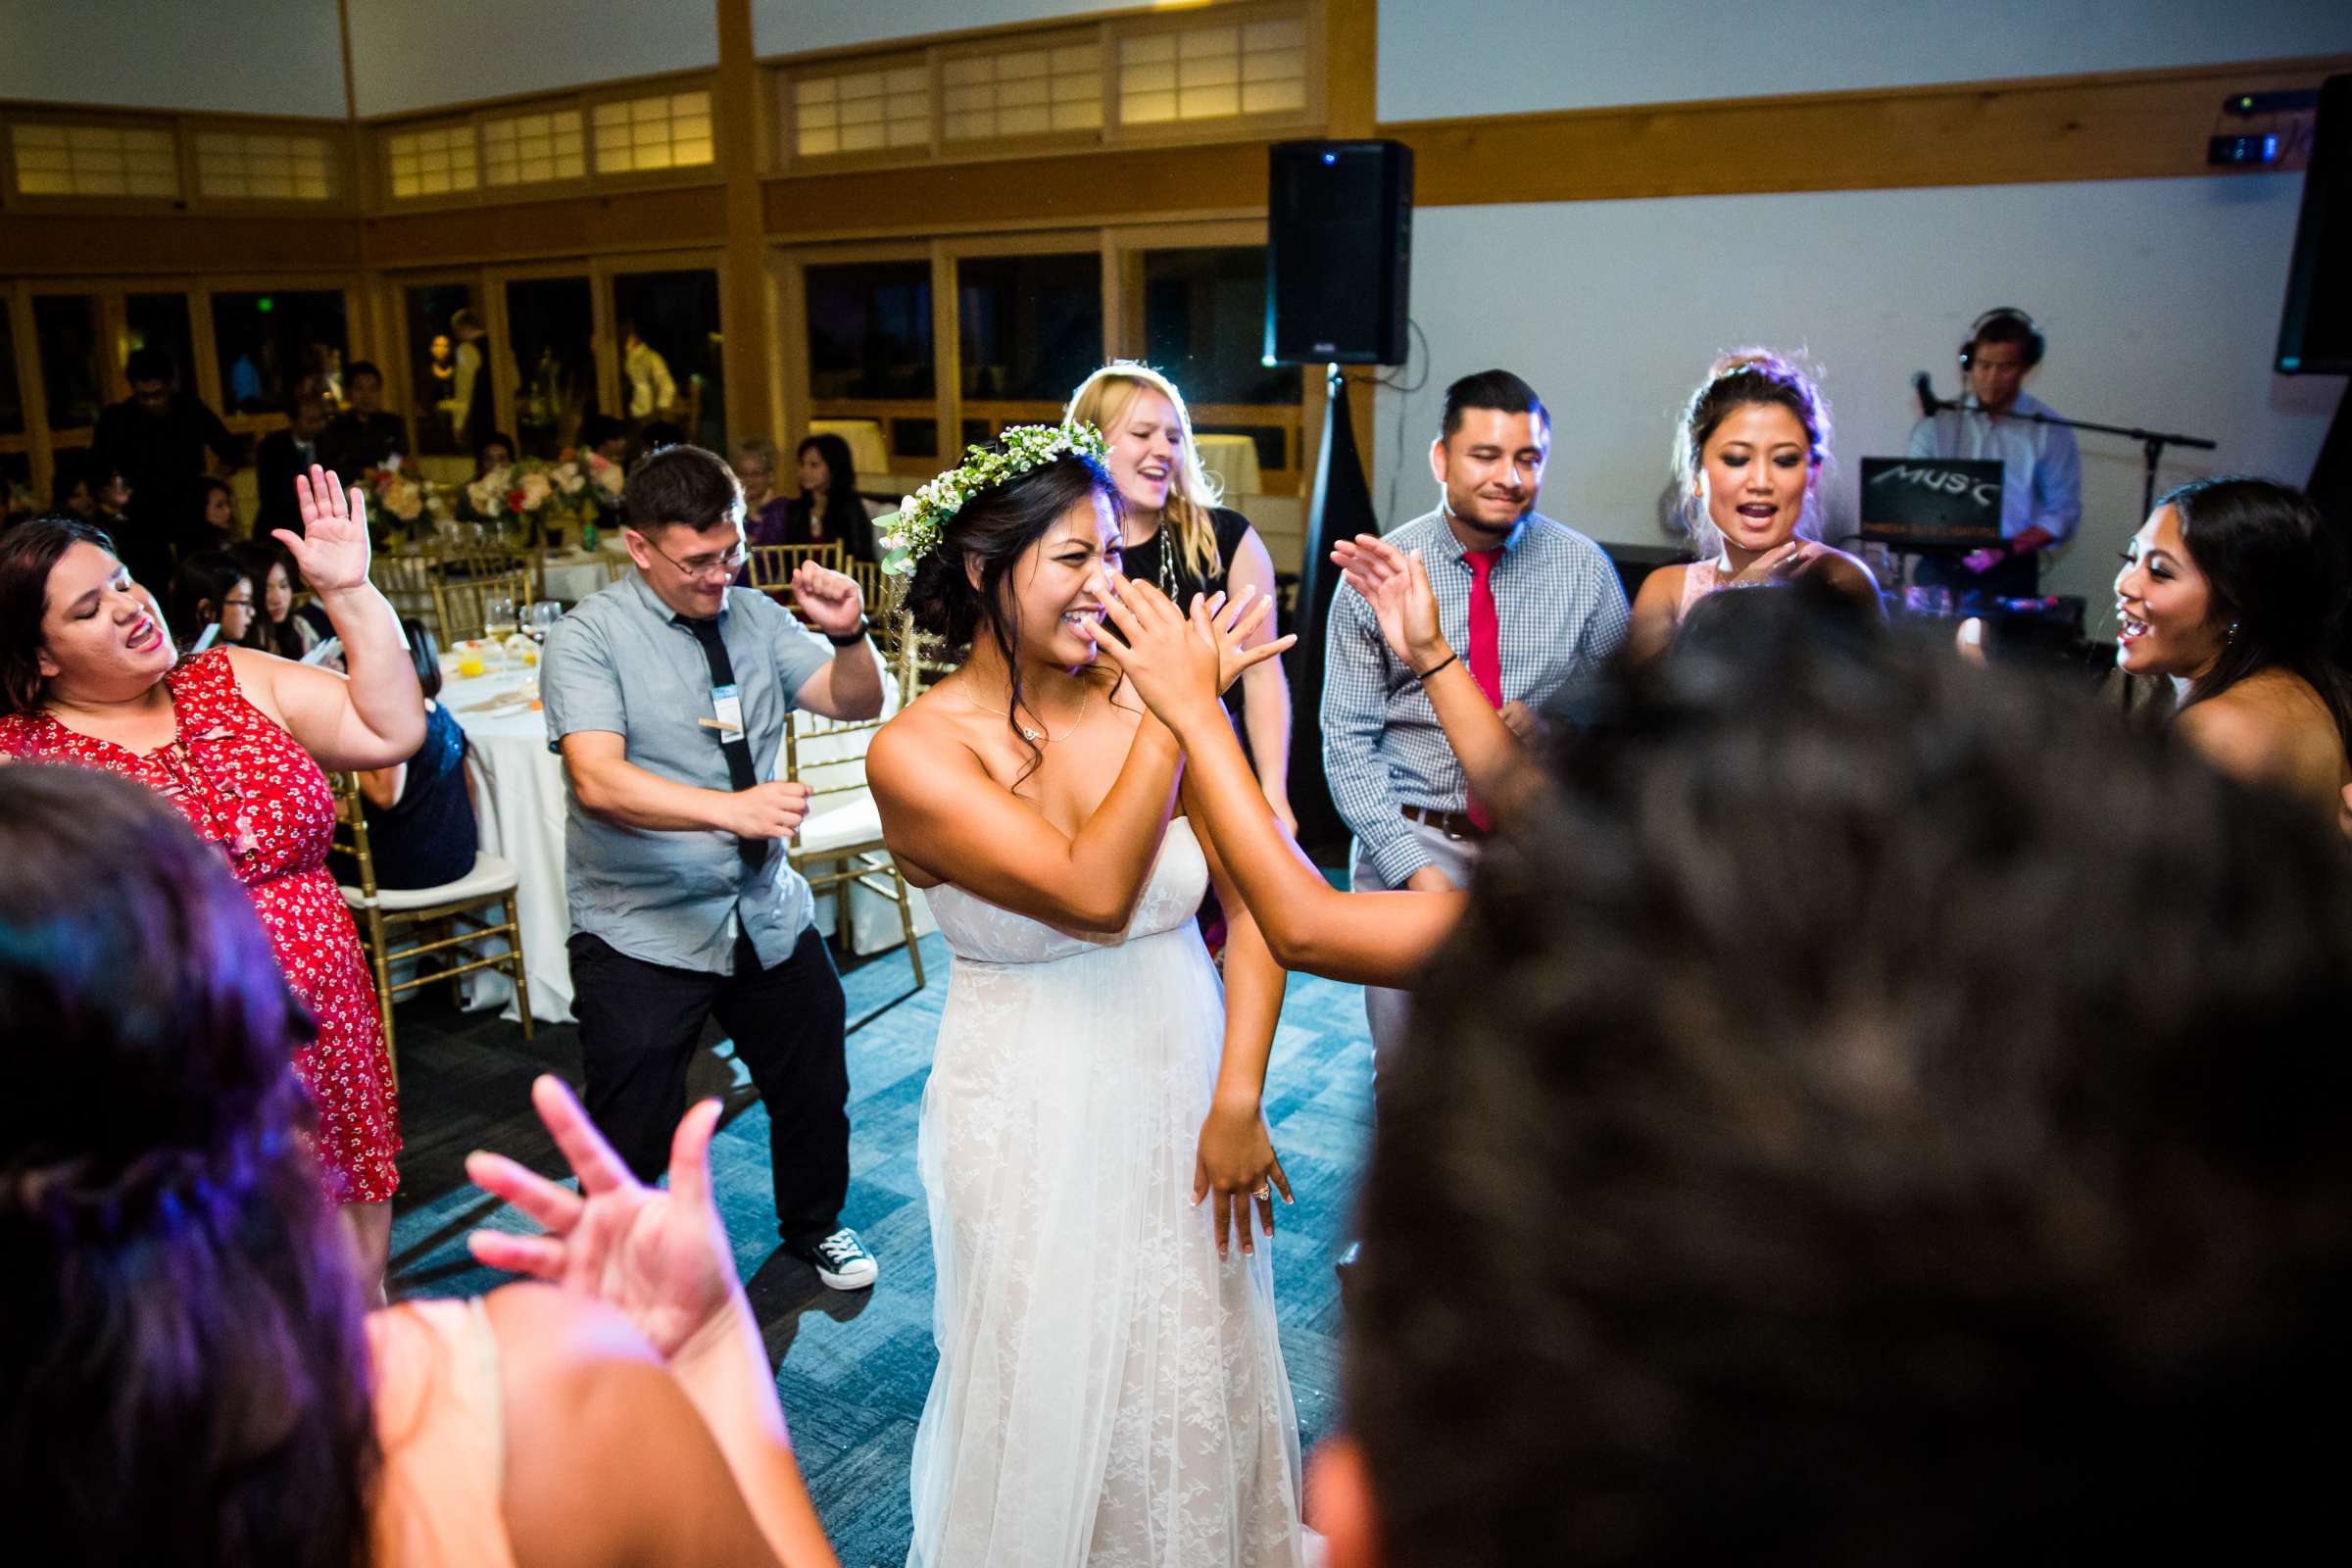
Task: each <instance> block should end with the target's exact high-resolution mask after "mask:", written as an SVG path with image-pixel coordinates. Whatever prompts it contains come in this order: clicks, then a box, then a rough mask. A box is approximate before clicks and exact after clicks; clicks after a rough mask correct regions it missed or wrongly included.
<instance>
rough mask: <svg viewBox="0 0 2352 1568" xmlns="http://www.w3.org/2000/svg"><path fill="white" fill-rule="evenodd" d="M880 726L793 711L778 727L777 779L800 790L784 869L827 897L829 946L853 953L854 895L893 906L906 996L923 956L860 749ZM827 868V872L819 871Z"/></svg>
mask: <svg viewBox="0 0 2352 1568" xmlns="http://www.w3.org/2000/svg"><path fill="white" fill-rule="evenodd" d="M885 722H886V720H885V719H882V718H864V719H840V718H827V717H825V716H824V715H823V714H821V713H811V712H809V711H805V710H797V709H796V710H795V711H792V712H790V713H787V714H786V715H785V719H784V776H785V777H786V778H787V779H789V780H791V781H793V782H795V783H801V784H806V785H808V786H809V814H808V816H806V817H805V818H803V819H802V821H801V831H800V833H799V834H798V835H797V836H796V837H795V838H794V839H793V841H792V850H791V855H792V867H793V869H794V870H796V871H798V872H800V873H801V875H802V876H804V877H806V878H807V879H808V882H809V892H810V894H811V895H813V896H814V897H816V898H819V899H821V898H823V897H825V896H826V895H827V894H831V895H832V896H833V897H834V898H835V899H836V900H838V901H839V902H838V904H837V905H836V907H835V911H834V913H835V919H834V923H833V931H834V941H835V942H836V943H837V944H838V945H839V946H840V948H841V951H842V952H843V953H845V954H846V953H850V952H853V951H855V946H856V922H855V920H854V919H853V911H852V909H851V907H850V901H851V892H852V890H853V889H854V888H860V887H861V888H864V889H865V890H866V891H867V892H869V893H878V894H880V895H881V896H882V897H883V898H886V899H889V900H891V901H892V902H893V903H895V904H897V905H898V907H899V930H900V932H901V933H902V934H903V935H904V936H905V938H906V940H907V958H908V959H909V960H910V961H911V962H912V963H913V965H914V988H915V989H916V990H917V991H920V990H921V989H922V988H923V985H924V980H923V950H922V946H921V944H920V943H919V942H917V941H916V939H915V934H914V904H913V901H912V900H911V899H910V898H909V897H908V896H907V878H906V877H905V876H904V875H902V874H901V873H900V871H899V867H898V864H897V862H896V861H894V860H893V859H892V858H890V850H889V849H888V847H887V846H885V845H884V844H883V842H882V815H881V812H880V810H879V809H877V808H876V807H875V805H874V798H873V796H872V794H870V793H869V792H868V791H867V789H866V787H865V747H866V743H867V742H868V741H870V740H872V738H873V732H874V731H875V730H878V729H880V728H881V727H882V725H883V724H884V723H885ZM825 867H830V869H823V868H825Z"/></svg>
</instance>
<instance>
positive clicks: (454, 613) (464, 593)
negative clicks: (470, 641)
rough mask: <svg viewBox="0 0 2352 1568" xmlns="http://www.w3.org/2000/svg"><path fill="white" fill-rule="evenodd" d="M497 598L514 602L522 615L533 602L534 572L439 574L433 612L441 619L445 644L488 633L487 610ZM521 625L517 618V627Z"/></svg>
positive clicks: (434, 582) (516, 611)
mask: <svg viewBox="0 0 2352 1568" xmlns="http://www.w3.org/2000/svg"><path fill="white" fill-rule="evenodd" d="M493 599H509V600H512V601H514V604H515V613H516V615H517V616H519V615H520V614H521V613H522V608H523V606H525V605H527V604H529V603H530V602H531V574H530V573H529V572H527V571H515V572H507V573H503V574H501V575H497V576H490V577H435V578H434V579H433V612H434V613H435V614H436V615H438V616H439V617H440V620H441V641H442V643H443V644H444V645H447V644H451V643H455V642H457V641H458V640H459V639H461V638H465V637H481V636H485V635H487V634H488V630H489V615H488V613H487V612H488V610H489V608H490V601H491V600H493ZM519 626H520V621H519V620H517V622H516V628H519Z"/></svg>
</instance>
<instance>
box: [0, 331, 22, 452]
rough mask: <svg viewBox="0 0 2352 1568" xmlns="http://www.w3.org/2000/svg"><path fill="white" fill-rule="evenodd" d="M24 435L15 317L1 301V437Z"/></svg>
mask: <svg viewBox="0 0 2352 1568" xmlns="http://www.w3.org/2000/svg"><path fill="white" fill-rule="evenodd" d="M24 433H25V394H24V392H23V391H22V390H21V389H19V387H18V386H17V334H16V316H15V313H14V312H13V311H12V310H11V309H10V308H9V303H8V301H7V300H5V299H0V436H5V435H23V434H24Z"/></svg>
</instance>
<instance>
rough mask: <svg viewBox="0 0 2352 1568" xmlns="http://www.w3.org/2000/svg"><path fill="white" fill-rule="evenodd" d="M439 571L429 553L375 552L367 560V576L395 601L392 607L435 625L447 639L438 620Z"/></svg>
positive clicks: (387, 596) (439, 608) (447, 637)
mask: <svg viewBox="0 0 2352 1568" xmlns="http://www.w3.org/2000/svg"><path fill="white" fill-rule="evenodd" d="M436 575H437V574H436V572H435V571H434V561H433V558H432V557H430V556H376V557H374V558H372V559H370V560H369V561H368V580H369V581H370V582H372V583H374V584H375V587H376V591H377V592H378V593H381V594H382V595H383V596H384V597H385V598H386V599H388V600H390V601H391V602H392V608H393V609H394V610H397V611H399V612H400V613H402V614H403V615H414V616H416V617H417V619H418V620H421V621H423V622H425V623H426V624H427V625H431V626H433V628H434V630H435V632H436V633H438V634H439V636H440V638H441V641H442V642H444V643H446V642H448V641H449V633H448V631H447V630H446V629H444V628H442V627H441V626H440V625H439V624H438V622H439V621H440V619H441V607H440V606H439V605H437V604H435V603H433V582H434V579H435V577H436Z"/></svg>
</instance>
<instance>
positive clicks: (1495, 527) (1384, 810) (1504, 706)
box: [1322, 370, 1626, 1071]
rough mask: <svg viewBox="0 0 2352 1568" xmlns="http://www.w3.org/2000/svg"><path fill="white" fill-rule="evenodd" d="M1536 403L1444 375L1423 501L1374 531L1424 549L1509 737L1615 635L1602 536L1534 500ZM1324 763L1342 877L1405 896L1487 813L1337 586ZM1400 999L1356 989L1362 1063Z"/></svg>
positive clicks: (1467, 867)
mask: <svg viewBox="0 0 2352 1568" xmlns="http://www.w3.org/2000/svg"><path fill="white" fill-rule="evenodd" d="M1550 454H1551V417H1550V415H1549V414H1548V413H1547V412H1546V411H1545V409H1544V402H1543V400H1542V399H1541V398H1539V397H1537V396H1536V393H1535V389H1534V388H1533V387H1530V386H1529V385H1528V384H1527V383H1526V382H1525V381H1523V380H1521V379H1520V378H1519V377H1518V376H1516V375H1513V374H1511V372H1509V371H1508V370H1484V371H1481V372H1479V373H1478V374H1476V375H1466V376H1464V377H1462V378H1461V379H1460V380H1458V381H1456V382H1454V383H1453V385H1451V386H1449V387H1447V388H1446V406H1445V414H1444V416H1443V418H1442V422H1441V425H1440V428H1439V432H1438V437H1437V439H1436V440H1435V441H1433V442H1431V443H1430V452H1429V464H1430V472H1431V474H1432V475H1433V476H1434V477H1435V478H1436V480H1437V482H1438V485H1439V498H1438V507H1437V510H1435V511H1433V512H1431V513H1429V514H1427V515H1423V516H1421V517H1417V518H1415V519H1414V520H1413V521H1411V522H1408V523H1406V524H1405V525H1404V526H1403V527H1401V528H1397V529H1396V530H1394V531H1392V532H1391V533H1390V534H1389V536H1388V537H1389V542H1390V543H1391V544H1393V545H1395V546H1396V547H1397V549H1399V550H1402V551H1405V552H1407V553H1408V554H1409V553H1412V552H1415V551H1418V552H1420V553H1421V555H1422V557H1423V559H1424V560H1425V562H1426V563H1427V566H1428V571H1429V577H1430V583H1431V586H1432V588H1433V590H1434V591H1435V593H1436V596H1437V606H1438V617H1439V621H1440V623H1441V625H1442V627H1443V630H1444V633H1445V639H1446V643H1447V644H1448V645H1449V646H1451V647H1453V648H1457V649H1462V650H1465V652H1464V654H1463V662H1465V663H1467V664H1468V665H1469V666H1470V676H1471V679H1472V680H1473V681H1475V682H1476V683H1477V685H1478V688H1479V690H1480V691H1481V692H1483V693H1484V694H1485V695H1486V699H1487V702H1488V704H1489V705H1490V706H1491V707H1494V708H1495V709H1498V710H1499V711H1501V713H1502V716H1503V720H1504V722H1506V723H1507V724H1509V725H1510V727H1511V728H1512V730H1513V731H1514V732H1516V733H1518V734H1521V735H1522V736H1525V735H1529V734H1532V733H1534V731H1535V729H1536V726H1537V715H1538V714H1539V713H1540V712H1541V711H1543V710H1544V707H1545V706H1546V705H1548V704H1549V703H1550V702H1551V700H1552V698H1553V696H1554V694H1556V693H1557V692H1559V691H1560V689H1561V688H1562V687H1564V686H1566V685H1568V684H1569V682H1571V681H1573V680H1575V679H1577V678H1579V677H1580V676H1586V675H1591V674H1593V673H1596V672H1597V671H1598V670H1599V669H1600V667H1601V666H1602V665H1603V664H1605V663H1606V662H1608V661H1609V660H1610V659H1611V658H1612V657H1613V656H1614V655H1615V654H1616V652H1617V650H1618V648H1619V646H1620V645H1621V644H1623V643H1624V641H1625V627H1626V606H1625V590H1624V588H1623V587H1622V586H1621V585H1620V584H1619V582H1618V578H1617V569H1616V567H1614V566H1613V565H1611V564H1609V558H1608V557H1607V556H1605V555H1603V554H1602V553H1601V550H1600V547H1599V546H1598V545H1596V544H1594V543H1593V541H1592V540H1591V539H1588V538H1587V537H1585V536H1584V535H1583V534H1581V533H1578V532H1577V531H1576V530H1574V529H1573V528H1570V527H1568V526H1566V525H1565V524H1562V523H1559V522H1555V521H1553V520H1552V519H1551V518H1549V517H1546V516H1544V515H1542V514H1540V513H1538V512H1537V511H1536V497H1537V494H1538V492H1539V491H1540V490H1541V489H1542V487H1543V483H1544V464H1545V463H1546V462H1547V461H1548V459H1549V457H1550ZM1324 668H1325V676H1324V685H1323V711H1322V721H1323V762H1324V770H1325V772H1326V774H1327V775H1328V777H1329V779H1330V781H1331V794H1332V800H1333V802H1334V803H1335V804H1336V805H1337V806H1338V807H1339V809H1340V814H1341V815H1342V816H1343V817H1345V818H1346V819H1347V822H1348V827H1349V828H1350V829H1352V830H1353V831H1354V834H1355V856H1354V861H1353V871H1354V885H1355V886H1356V887H1357V888H1359V889H1363V888H1370V889H1381V888H1409V889H1411V890H1412V891H1414V892H1416V893H1430V892H1444V891H1446V890H1448V889H1454V888H1460V887H1462V886H1465V885H1466V884H1467V883H1468V882H1469V880H1470V872H1471V869H1472V868H1473V867H1474V866H1475V865H1476V864H1477V862H1478V857H1479V854H1480V852H1481V848H1482V845H1483V843H1484V840H1485V838H1486V836H1487V832H1488V829H1489V826H1490V825H1491V823H1492V821H1493V818H1492V816H1491V815H1490V814H1489V812H1488V809H1487V806H1486V804H1485V803H1482V802H1480V801H1479V800H1478V799H1477V798H1475V797H1474V796H1472V795H1471V793H1470V791H1469V787H1468V781H1467V779H1466V778H1465V777H1464V775H1463V772H1462V766H1461V763H1460V761H1459V760H1457V759H1456V758H1455V756H1454V754H1453V749H1452V748H1451V747H1450V746H1448V745H1447V744H1446V732H1445V729H1444V726H1443V725H1442V724H1441V723H1440V722H1439V719H1438V716H1437V713H1436V711H1434V710H1433V709H1432V707H1431V706H1430V704H1431V699H1430V695H1429V694H1428V693H1427V692H1425V691H1424V690H1423V689H1422V687H1421V677H1422V675H1424V674H1431V673H1435V671H1433V670H1419V671H1417V670H1416V669H1415V668H1414V667H1413V666H1411V665H1408V664H1406V663H1405V662H1403V661H1402V660H1400V659H1398V658H1397V655H1396V653H1395V652H1394V651H1393V650H1392V649H1391V648H1390V647H1389V646H1388V643H1387V640H1386V639H1385V638H1384V637H1383V636H1382V635H1381V630H1380V626H1379V624H1378V621H1377V618H1376V617H1375V616H1374V614H1373V613H1372V607H1371V606H1370V605H1368V604H1366V603H1365V601H1364V597H1363V595H1362V594H1360V593H1359V592H1357V591H1356V590H1355V589H1353V588H1351V587H1349V586H1348V585H1347V584H1346V583H1342V584H1341V585H1340V588H1339V590H1338V592H1337V594H1336V596H1335V597H1334V598H1333V601H1332V608H1331V620H1330V626H1329V631H1328V637H1327V642H1326V651H1325V664H1324ZM1406 1005H1407V998H1406V996H1405V994H1404V993H1403V992H1401V991H1393V990H1384V989H1379V988H1368V989H1367V990H1366V991H1365V993H1364V1009H1365V1012H1366V1014H1367V1015H1368V1016H1369V1018H1370V1021H1371V1026H1372V1050H1373V1058H1374V1063H1375V1070H1376V1071H1385V1070H1386V1068H1385V1065H1383V1064H1384V1063H1385V1061H1386V1059H1387V1055H1388V1054H1389V1053H1390V1052H1392V1051H1394V1050H1395V1049H1396V1046H1397V1043H1398V1042H1399V1041H1400V1040H1401V1039H1402V1037H1403V1021H1404V1010H1405V1007H1406Z"/></svg>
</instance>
